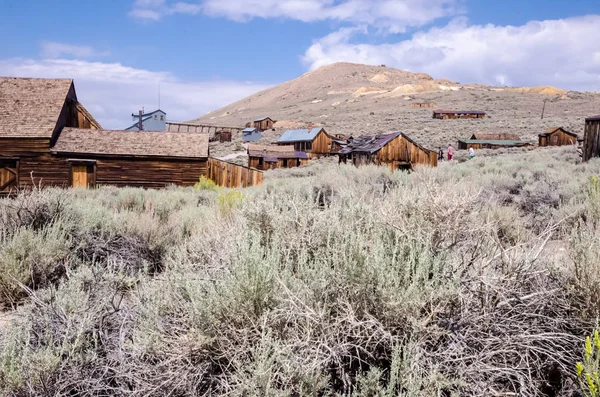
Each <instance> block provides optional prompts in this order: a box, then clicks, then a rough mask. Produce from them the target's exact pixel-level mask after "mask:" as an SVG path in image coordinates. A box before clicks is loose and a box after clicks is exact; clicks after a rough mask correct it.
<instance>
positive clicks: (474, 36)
mask: <svg viewBox="0 0 600 397" xmlns="http://www.w3.org/2000/svg"><path fill="white" fill-rule="evenodd" d="M354 33H355V32H354V31H352V30H340V31H338V32H335V33H332V34H331V35H329V36H327V37H325V38H323V39H321V40H319V41H317V42H315V43H314V44H313V45H312V46H311V47H310V48H309V49H308V50H307V51H306V53H305V54H304V58H303V59H304V61H305V62H306V64H307V65H309V67H310V68H311V69H315V68H317V67H319V66H323V65H327V64H330V63H333V62H340V61H345V62H357V63H366V64H374V65H376V64H386V65H388V66H393V67H398V68H402V69H407V70H411V71H414V72H426V73H429V74H431V75H433V76H435V77H447V78H450V79H452V80H457V81H460V82H463V83H485V84H501V85H503V84H506V85H548V84H551V85H556V86H559V87H563V88H568V89H576V90H582V91H588V90H600V47H598V44H597V40H594V39H593V38H594V37H600V15H590V16H585V17H578V18H568V19H561V20H548V21H542V22H536V21H532V22H529V23H527V24H525V25H523V26H496V25H468V21H467V20H466V19H464V18H458V19H456V20H454V21H452V22H451V23H449V24H448V25H447V26H445V27H441V28H432V29H430V30H428V31H425V32H419V33H416V34H414V35H413V37H412V38H411V39H410V40H405V41H401V42H397V43H384V44H360V43H353V42H352V41H351V40H352V37H353V34H354Z"/></svg>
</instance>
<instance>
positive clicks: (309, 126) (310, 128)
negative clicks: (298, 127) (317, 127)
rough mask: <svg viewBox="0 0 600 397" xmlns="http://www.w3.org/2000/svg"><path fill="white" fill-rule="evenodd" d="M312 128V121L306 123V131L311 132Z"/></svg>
mask: <svg viewBox="0 0 600 397" xmlns="http://www.w3.org/2000/svg"><path fill="white" fill-rule="evenodd" d="M312 129H313V124H312V123H308V132H311V131H312Z"/></svg>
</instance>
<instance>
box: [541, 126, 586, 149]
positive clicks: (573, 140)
mask: <svg viewBox="0 0 600 397" xmlns="http://www.w3.org/2000/svg"><path fill="white" fill-rule="evenodd" d="M577 140H578V137H577V134H575V133H572V132H569V131H567V130H565V129H564V128H562V127H552V128H548V129H547V130H546V132H544V133H543V134H540V135H539V145H540V146H564V145H575V144H577Z"/></svg>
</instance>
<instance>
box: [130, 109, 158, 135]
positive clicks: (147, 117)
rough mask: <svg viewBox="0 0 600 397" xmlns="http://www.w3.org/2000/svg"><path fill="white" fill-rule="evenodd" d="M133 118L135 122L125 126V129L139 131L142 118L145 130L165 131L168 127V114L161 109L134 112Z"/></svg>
mask: <svg viewBox="0 0 600 397" xmlns="http://www.w3.org/2000/svg"><path fill="white" fill-rule="evenodd" d="M131 118H132V121H133V122H134V124H133V125H132V126H129V127H127V128H125V131H139V130H140V119H141V123H142V130H143V131H165V130H166V129H167V114H166V113H165V112H163V111H162V110H160V109H158V110H155V111H153V112H150V113H143V112H140V113H139V114H135V113H132V114H131Z"/></svg>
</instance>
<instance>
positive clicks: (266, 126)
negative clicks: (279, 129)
mask: <svg viewBox="0 0 600 397" xmlns="http://www.w3.org/2000/svg"><path fill="white" fill-rule="evenodd" d="M274 125H275V122H274V121H273V120H271V119H269V118H268V119H266V120H262V121H254V122H253V123H252V127H254V128H258V129H259V130H261V131H266V130H272V129H273V126H274Z"/></svg>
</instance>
